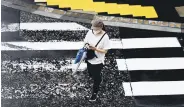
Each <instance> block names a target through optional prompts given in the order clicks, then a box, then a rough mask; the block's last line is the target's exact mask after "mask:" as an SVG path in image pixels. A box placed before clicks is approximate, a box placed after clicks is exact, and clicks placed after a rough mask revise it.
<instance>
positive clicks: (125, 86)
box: [123, 82, 133, 96]
mask: <svg viewBox="0 0 184 107" xmlns="http://www.w3.org/2000/svg"><path fill="white" fill-rule="evenodd" d="M123 89H124V92H125V96H133V93H132V90H131V84H130V82H125V83H123Z"/></svg>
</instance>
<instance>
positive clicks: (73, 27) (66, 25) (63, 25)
mask: <svg viewBox="0 0 184 107" xmlns="http://www.w3.org/2000/svg"><path fill="white" fill-rule="evenodd" d="M20 29H21V30H32V31H37V30H38V31H41V30H48V31H49V30H51V31H52V30H55V31H56V30H61V31H80V30H89V29H88V28H86V27H84V26H82V25H80V24H77V23H74V22H55V23H54V22H53V23H20V24H19V23H11V24H8V25H6V24H2V28H1V32H15V31H19V30H20Z"/></svg>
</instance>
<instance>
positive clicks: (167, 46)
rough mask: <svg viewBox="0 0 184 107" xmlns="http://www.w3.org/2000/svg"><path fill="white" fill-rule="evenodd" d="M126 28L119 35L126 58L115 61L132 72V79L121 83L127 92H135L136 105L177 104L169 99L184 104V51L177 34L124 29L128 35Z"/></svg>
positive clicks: (123, 68) (126, 93)
mask: <svg viewBox="0 0 184 107" xmlns="http://www.w3.org/2000/svg"><path fill="white" fill-rule="evenodd" d="M123 30H124V29H122V30H120V36H121V39H122V44H123V50H122V53H123V55H124V56H123V57H124V59H122V58H121V59H116V61H117V65H118V69H119V70H120V71H122V72H124V71H128V72H129V74H130V78H131V80H130V82H129V81H125V82H123V83H122V85H123V87H124V89H125V96H134V98H135V101H136V103H137V105H142V104H143V105H147V106H149V105H152V106H154V105H157V106H159V105H167V106H168V105H173V106H176V105H174V104H173V103H172V102H169V101H172V100H178V102H177V104H179V107H180V106H182V104H183V102H182V100H183V99H184V91H183V88H182V87H183V85H182V84H183V80H184V78H183V76H181V75H184V72H183V70H184V66H183V63H184V52H183V47H182V45H181V44H180V42H179V41H178V36H176V35H177V34H175V35H168V37H167V35H162V34H163V33H164V32H163V33H161V35H156V36H155V34H159V33H152V32H151V31H146V30H145V31H144V32H141V31H136V30H135V31H134V32H129V33H128V32H127V31H125V32H126V34H128V35H132V36H130V37H128V35H125V36H124V32H123ZM121 31H122V32H121ZM148 32H149V33H148ZM146 34H147V35H146ZM149 34H150V35H149ZM166 34H167V33H166ZM154 36H155V37H154ZM163 102H164V103H163Z"/></svg>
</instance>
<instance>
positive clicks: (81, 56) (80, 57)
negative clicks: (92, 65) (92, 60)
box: [74, 48, 87, 64]
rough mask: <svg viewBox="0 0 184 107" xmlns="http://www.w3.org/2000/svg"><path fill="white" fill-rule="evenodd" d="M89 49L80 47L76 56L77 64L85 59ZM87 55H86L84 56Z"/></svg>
mask: <svg viewBox="0 0 184 107" xmlns="http://www.w3.org/2000/svg"><path fill="white" fill-rule="evenodd" d="M86 52H87V50H86V49H85V48H82V49H79V51H78V52H77V55H76V58H75V62H74V63H75V64H76V63H78V62H80V61H81V60H84V59H85V56H86ZM84 55H85V56H84Z"/></svg>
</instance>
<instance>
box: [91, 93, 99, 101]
mask: <svg viewBox="0 0 184 107" xmlns="http://www.w3.org/2000/svg"><path fill="white" fill-rule="evenodd" d="M96 99H97V93H93V94H92V96H91V98H90V99H89V101H92V102H93V101H96Z"/></svg>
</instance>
